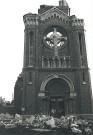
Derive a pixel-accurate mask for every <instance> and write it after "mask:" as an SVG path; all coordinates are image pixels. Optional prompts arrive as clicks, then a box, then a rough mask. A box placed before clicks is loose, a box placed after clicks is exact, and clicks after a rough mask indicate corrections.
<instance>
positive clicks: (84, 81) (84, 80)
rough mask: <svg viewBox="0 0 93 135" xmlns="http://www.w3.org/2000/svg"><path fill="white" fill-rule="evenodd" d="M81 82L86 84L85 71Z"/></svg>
mask: <svg viewBox="0 0 93 135" xmlns="http://www.w3.org/2000/svg"><path fill="white" fill-rule="evenodd" d="M83 84H86V79H85V73H84V72H83Z"/></svg>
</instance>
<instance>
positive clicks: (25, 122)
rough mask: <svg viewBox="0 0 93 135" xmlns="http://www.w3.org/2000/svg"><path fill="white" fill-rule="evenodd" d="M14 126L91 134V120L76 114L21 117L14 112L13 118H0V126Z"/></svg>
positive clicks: (92, 130)
mask: <svg viewBox="0 0 93 135" xmlns="http://www.w3.org/2000/svg"><path fill="white" fill-rule="evenodd" d="M1 127H5V129H12V128H16V129H17V131H18V130H21V131H22V130H32V129H44V130H45V129H46V130H56V131H61V132H62V131H66V132H68V133H73V134H82V135H84V134H85V135H92V133H93V121H92V120H86V119H81V118H78V117H77V116H72V115H71V116H62V117H61V118H54V117H53V116H48V115H38V114H37V115H32V116H31V117H30V118H25V119H23V118H22V117H21V116H20V115H18V114H16V115H15V118H14V119H11V121H9V122H5V121H4V120H1V119H0V128H1Z"/></svg>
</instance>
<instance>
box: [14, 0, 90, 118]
mask: <svg viewBox="0 0 93 135" xmlns="http://www.w3.org/2000/svg"><path fill="white" fill-rule="evenodd" d="M23 20H24V25H25V30H24V35H25V36H24V66H23V70H22V73H21V74H20V75H19V77H18V79H17V81H16V84H15V88H14V104H15V109H16V112H17V113H21V112H22V111H23V112H24V114H41V113H42V114H49V115H54V116H57V115H58V114H59V112H61V115H67V114H91V113H92V103H91V95H92V94H91V84H90V76H89V68H88V63H87V54H86V44H85V34H84V20H83V19H79V18H77V17H76V16H75V15H72V16H71V15H70V8H69V6H68V3H67V2H66V1H65V0H60V1H59V5H58V6H49V5H41V6H40V9H38V14H32V13H28V14H25V15H24V16H23Z"/></svg>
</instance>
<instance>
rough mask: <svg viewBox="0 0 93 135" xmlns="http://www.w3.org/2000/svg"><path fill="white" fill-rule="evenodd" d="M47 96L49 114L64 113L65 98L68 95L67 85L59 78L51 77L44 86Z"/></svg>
mask: <svg viewBox="0 0 93 135" xmlns="http://www.w3.org/2000/svg"><path fill="white" fill-rule="evenodd" d="M45 92H46V93H47V96H48V98H49V101H48V102H49V111H50V115H54V116H55V117H60V116H62V115H65V100H66V99H67V98H69V97H70V88H69V85H68V84H67V83H66V82H65V81H64V80H62V79H60V78H54V79H51V80H50V81H49V82H48V83H47V84H46V86H45Z"/></svg>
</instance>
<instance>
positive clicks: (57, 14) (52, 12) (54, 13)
mask: <svg viewBox="0 0 93 135" xmlns="http://www.w3.org/2000/svg"><path fill="white" fill-rule="evenodd" d="M53 17H56V18H59V19H62V20H63V19H65V20H68V19H69V17H68V15H67V14H66V13H64V12H62V11H61V10H59V9H58V8H56V7H53V8H52V9H50V10H48V11H46V12H44V13H43V14H41V15H40V19H41V20H43V21H45V20H46V19H51V18H53Z"/></svg>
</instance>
